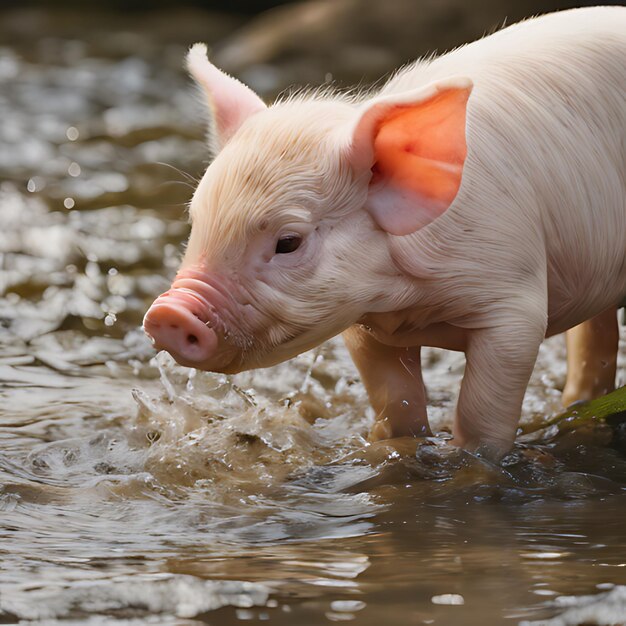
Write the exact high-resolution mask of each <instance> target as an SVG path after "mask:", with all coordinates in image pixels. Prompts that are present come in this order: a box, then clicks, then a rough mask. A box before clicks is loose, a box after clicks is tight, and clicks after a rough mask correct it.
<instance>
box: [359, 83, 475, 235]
mask: <svg viewBox="0 0 626 626" xmlns="http://www.w3.org/2000/svg"><path fill="white" fill-rule="evenodd" d="M471 90H472V82H471V81H470V80H469V79H467V78H451V79H448V80H445V81H439V82H437V83H433V84H431V85H428V86H427V87H423V88H420V89H418V90H416V91H411V92H408V93H403V94H398V95H393V96H386V97H382V98H378V99H376V100H374V101H373V102H370V103H369V104H368V105H367V107H366V108H365V109H363V110H362V111H361V112H360V115H359V118H358V120H357V122H356V124H355V125H354V126H353V127H352V129H351V132H350V143H349V148H348V159H349V161H350V163H351V165H352V168H353V169H354V171H355V172H356V174H357V175H366V174H367V173H371V179H370V182H369V193H368V199H367V204H366V208H367V210H368V211H369V212H370V214H371V215H372V217H373V218H374V220H375V221H376V223H377V224H378V226H379V227H380V228H382V229H383V230H385V231H387V232H388V233H390V234H392V235H408V234H410V233H413V232H415V231H416V230H418V229H419V228H422V227H423V226H425V225H426V224H428V223H430V222H432V221H433V220H434V219H436V218H437V217H439V216H440V215H441V214H442V213H444V212H445V211H446V209H447V208H448V207H449V206H450V204H451V203H452V201H453V200H454V198H455V196H456V194H457V192H458V190H459V187H460V185H461V176H462V173H463V164H464V162H465V155H466V152H467V146H466V142H465V117H466V109H467V100H468V98H469V95H470V92H471Z"/></svg>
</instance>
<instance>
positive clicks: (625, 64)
mask: <svg viewBox="0 0 626 626" xmlns="http://www.w3.org/2000/svg"><path fill="white" fill-rule="evenodd" d="M454 75H462V76H469V77H470V78H471V79H472V81H473V83H474V89H473V91H472V97H471V99H470V101H469V103H468V112H467V135H468V138H467V143H468V146H469V150H468V156H467V160H466V162H465V166H464V172H463V183H462V185H461V188H460V190H459V194H458V196H457V198H456V199H455V202H454V204H453V205H452V206H451V207H450V209H449V210H448V211H447V212H446V214H445V215H444V216H442V217H441V218H440V219H439V220H437V221H436V222H434V223H433V224H431V225H430V226H429V228H428V229H422V230H420V231H418V232H417V233H415V235H413V236H411V239H413V241H411V244H412V247H413V249H412V250H411V251H410V252H409V251H407V252H406V253H404V248H405V246H406V244H407V243H409V242H408V241H403V242H402V253H400V254H401V255H402V256H403V257H406V261H404V262H405V263H407V270H408V271H409V272H411V273H413V272H412V270H411V258H410V257H415V258H416V259H417V263H418V268H420V266H422V265H428V266H432V267H434V268H437V266H438V265H440V264H441V263H442V261H443V262H444V263H445V267H446V273H448V272H450V271H453V272H454V271H458V275H459V276H462V283H463V284H462V285H458V284H457V285H455V286H454V290H455V293H457V294H460V293H463V294H464V295H467V296H469V298H470V299H471V300H474V301H473V302H470V301H467V300H466V301H465V303H464V311H462V312H461V314H462V315H466V314H467V313H468V305H469V306H470V307H471V309H472V310H476V308H478V309H480V308H483V307H482V302H483V301H484V295H485V293H486V291H485V290H488V291H489V292H490V293H491V295H492V298H489V299H490V300H491V299H494V300H495V299H498V298H499V296H500V295H501V294H503V293H511V292H512V293H513V294H514V293H515V292H516V291H517V293H518V294H519V296H523V294H524V291H525V287H524V286H525V284H526V283H527V282H528V274H529V272H530V274H531V275H532V280H533V282H534V281H535V280H536V279H537V278H539V277H541V276H542V274H544V273H545V272H546V271H547V283H546V281H544V280H543V279H542V283H543V284H542V290H545V289H546V288H547V294H548V328H547V334H548V335H552V334H556V333H560V332H563V331H565V330H567V329H568V328H571V327H572V326H574V325H576V324H578V323H580V322H582V321H583V320H585V319H588V318H589V317H592V316H594V315H596V314H598V313H600V312H602V311H604V310H605V309H606V308H607V307H609V306H611V305H614V304H616V303H617V302H619V301H620V298H622V297H623V296H624V295H626V10H624V9H623V8H621V7H620V8H614V7H604V8H594V9H589V10H574V11H567V12H563V13H554V14H551V15H548V16H544V17H542V18H540V19H536V20H530V21H527V22H522V23H520V24H516V25H514V26H512V27H510V28H507V29H506V30H503V31H500V32H498V33H496V34H494V35H492V36H490V37H487V38H485V39H482V40H480V41H477V42H475V43H473V44H471V45H469V46H465V47H463V48H459V49H457V50H455V51H453V52H451V53H449V54H447V55H445V56H442V57H439V58H437V59H435V60H434V61H432V62H418V63H417V64H415V65H414V66H412V67H410V68H408V69H406V70H404V71H402V72H401V73H400V74H398V75H397V76H396V77H394V78H393V79H392V80H391V81H390V82H389V83H388V84H387V85H386V86H385V87H384V88H383V89H382V92H381V93H382V94H392V93H402V92H405V91H408V90H411V89H415V88H416V87H420V86H422V85H426V84H428V83H431V82H433V81H435V80H438V79H442V78H446V77H449V76H454ZM512 146H515V149H514V150H512V149H511V147H512ZM503 187H505V188H503ZM468 221H469V222H472V223H473V224H472V228H471V229H468V227H467V222H468ZM478 231H480V233H481V235H480V239H479V238H478V237H477V234H478ZM433 238H436V239H437V241H439V242H441V241H443V242H445V243H444V245H445V247H446V251H445V252H443V255H444V258H445V260H444V258H442V250H441V247H438V249H437V250H436V251H434V254H428V252H426V254H423V253H422V252H421V251H422V250H428V249H430V248H431V247H432V246H431V245H429V243H428V242H429V241H431V242H432V240H433ZM407 239H408V238H407ZM484 244H486V245H484ZM426 256H428V258H425V257H426ZM457 261H458V262H460V265H459V266H457V268H456V270H454V269H453V267H452V264H454V265H456V262H457ZM472 269H474V272H472ZM420 271H421V269H418V273H419V272H420ZM435 271H437V270H435ZM600 276H602V277H604V279H603V280H598V277H600ZM487 277H489V279H487ZM474 280H476V281H478V284H479V285H480V288H479V289H472V282H473V281H474ZM490 284H491V289H490ZM441 287H442V291H443V292H444V293H443V297H442V298H439V302H437V303H436V304H437V306H439V305H442V304H443V301H445V299H446V294H445V291H447V290H449V288H450V285H449V284H445V285H442V286H441ZM511 287H513V290H512V289H511ZM472 291H473V292H474V293H473V294H471V292H472ZM448 295H449V294H448ZM429 296H430V293H429ZM433 296H434V297H436V296H435V295H434V294H433ZM463 299H464V300H465V298H463ZM446 308H448V307H446ZM445 317H446V318H447V320H448V321H451V318H450V312H448V313H447V314H446V315H445ZM425 337H426V340H428V338H427V335H425ZM435 341H436V340H435ZM423 345H428V343H424V344H423Z"/></svg>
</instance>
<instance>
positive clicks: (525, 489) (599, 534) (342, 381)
mask: <svg viewBox="0 0 626 626" xmlns="http://www.w3.org/2000/svg"><path fill="white" fill-rule="evenodd" d="M124 19H125V20H126V21H121V19H120V18H115V17H114V16H110V15H96V14H87V15H84V14H83V15H80V16H76V15H72V14H67V15H62V16H59V15H56V16H51V15H46V14H44V13H39V12H33V11H30V12H15V13H3V14H0V112H1V115H0V180H1V183H0V251H1V252H2V274H1V275H0V280H1V287H2V297H1V298H0V319H1V321H2V325H1V328H0V342H1V345H2V350H1V353H0V394H1V395H0V397H1V403H0V420H1V421H0V485H1V486H0V556H1V559H2V561H1V567H0V623H14V622H16V621H19V620H22V621H23V622H26V623H45V624H50V623H56V622H57V621H60V622H62V623H68V624H70V623H74V624H85V623H90V624H177V625H182V624H196V623H211V624H232V623H235V622H239V621H263V620H265V621H269V622H270V623H275V624H285V625H287V624H289V625H291V624H323V623H327V622H332V621H351V620H352V621H354V622H355V623H359V624H372V625H374V624H381V623H390V624H391V623H393V624H476V625H483V624H501V623H502V624H507V623H512V624H515V623H544V624H546V623H547V624H578V623H583V622H584V623H600V624H605V623H606V624H608V623H616V622H620V621H625V620H626V587H625V586H624V585H626V524H625V522H624V519H625V518H626V452H625V447H624V441H625V436H624V433H623V430H622V428H621V427H619V426H614V427H611V426H606V425H604V426H603V425H588V426H584V427H580V428H578V429H575V430H573V431H569V432H567V433H560V432H559V431H558V429H554V428H550V429H544V430H540V431H539V432H538V433H537V434H535V435H533V436H530V437H527V438H526V439H525V440H524V439H523V438H521V439H520V441H519V442H518V444H517V446H516V448H515V450H514V451H513V453H512V454H511V455H509V456H508V457H507V458H506V459H505V461H504V462H503V464H502V465H499V466H494V465H490V464H488V463H486V462H484V461H482V460H480V459H477V458H474V457H472V456H471V455H469V454H467V453H463V452H461V451H458V450H456V449H453V448H451V447H449V446H448V445H447V443H446V439H447V437H448V435H447V433H446V431H445V429H446V426H447V424H448V418H449V416H450V414H451V411H452V407H453V403H454V397H455V394H456V390H457V386H458V381H459V377H460V375H461V373H462V370H463V359H462V358H461V357H460V356H459V355H455V354H446V353H443V352H438V351H434V350H433V351H429V352H427V354H426V355H425V365H426V375H425V377H426V380H427V383H428V386H429V389H430V401H431V406H432V409H431V415H432V417H433V423H434V425H435V429H436V430H438V431H439V434H438V435H437V437H434V438H432V439H430V440H427V441H424V442H420V443H419V444H418V443H416V442H414V441H409V440H399V441H394V442H389V443H387V444H377V445H368V444H367V443H366V441H365V439H364V436H365V434H366V432H367V429H368V426H369V425H370V423H371V419H372V415H371V413H370V410H369V409H368V408H367V402H366V399H365V396H364V392H363V388H362V387H361V385H360V383H359V381H358V378H357V376H356V374H355V372H354V369H353V367H352V365H351V364H350V362H349V360H348V358H347V355H346V353H345V351H344V349H343V348H342V347H341V345H340V344H339V343H338V342H331V343H330V344H328V345H326V346H323V347H322V348H320V349H318V350H315V351H313V352H311V353H308V354H305V355H302V356H301V357H299V358H298V359H296V360H295V361H294V362H292V363H290V364H287V365H282V366H278V367H275V368H273V369H271V370H265V371H259V372H255V373H251V374H243V375H239V376H236V377H234V378H230V379H229V378H226V377H222V376H216V375H210V374H203V373H196V372H194V371H190V370H186V369H184V368H181V367H178V366H176V365H175V364H173V363H172V362H171V361H170V360H169V359H168V358H167V357H165V356H164V355H160V356H158V357H155V355H154V353H153V351H152V349H151V347H150V346H149V344H148V342H147V341H146V340H145V339H144V337H143V335H142V333H141V332H140V330H139V324H140V321H141V316H142V313H143V311H144V310H145V308H146V306H147V304H148V303H149V302H150V301H151V299H152V298H153V297H154V295H155V294H158V293H160V292H161V291H162V290H163V289H164V288H165V287H166V286H167V284H168V280H169V278H171V276H172V274H173V273H174V271H175V268H176V264H177V261H178V254H179V244H180V242H181V241H182V240H184V238H185V236H186V234H187V225H186V221H185V203H186V201H187V200H188V198H189V196H190V193H191V186H193V179H194V178H195V177H197V176H198V175H199V174H200V173H201V171H202V164H203V162H204V161H205V159H206V154H205V151H204V146H203V141H202V124H201V122H200V117H199V109H198V107H197V103H196V102H195V101H194V99H193V97H192V94H191V91H190V90H189V88H188V83H187V82H186V79H185V77H184V75H183V74H182V72H181V71H180V69H179V67H180V62H181V57H182V55H183V52H184V47H185V45H186V44H188V43H189V42H192V41H195V40H198V39H209V40H211V38H216V37H218V36H221V35H223V33H224V32H227V31H228V30H229V29H231V28H233V27H234V26H235V25H236V20H234V19H233V18H230V17H227V16H218V15H212V16H207V15H206V14H198V13H191V12H185V11H178V12H177V13H176V14H168V13H151V14H149V15H145V14H131V15H130V16H128V17H126V18H124ZM172 33H174V34H172ZM190 185H191V186H190ZM624 373H625V369H624V360H623V359H622V361H621V365H620V376H621V377H622V378H624ZM563 381H564V365H563V345H562V339H561V338H555V339H553V340H551V341H549V342H547V343H546V345H545V346H544V347H543V349H542V353H541V358H540V361H539V364H538V366H537V369H536V371H535V374H534V376H533V380H532V383H531V387H530V390H529V393H528V394H527V398H526V402H525V407H524V419H525V420H526V421H529V420H531V421H532V420H535V421H537V420H541V418H542V417H544V416H549V415H551V414H553V413H554V412H555V411H557V410H558V408H559V404H558V403H559V388H561V387H562V385H563ZM546 620H547V621H546Z"/></svg>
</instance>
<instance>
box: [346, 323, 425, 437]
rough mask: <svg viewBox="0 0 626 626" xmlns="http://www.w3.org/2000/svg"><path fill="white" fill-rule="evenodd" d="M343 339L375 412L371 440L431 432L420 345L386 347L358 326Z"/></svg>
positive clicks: (421, 434)
mask: <svg viewBox="0 0 626 626" xmlns="http://www.w3.org/2000/svg"><path fill="white" fill-rule="evenodd" d="M343 338H344V341H345V343H346V346H347V347H348V350H349V351H350V355H351V356H352V360H353V361H354V364H355V365H356V367H357V369H358V370H359V373H360V374H361V379H362V381H363V384H364V385H365V389H366V390H367V394H368V396H369V399H370V402H371V404H372V406H373V407H374V410H375V411H376V423H375V424H374V427H373V428H372V431H371V433H370V439H371V440H372V441H378V440H380V439H391V438H393V437H404V436H408V437H419V436H427V435H430V428H429V427H428V417H427V415H426V390H425V388H424V382H423V380H422V367H421V363H420V348H419V347H411V348H397V347H393V346H386V345H384V344H382V343H380V342H379V341H377V340H376V339H374V337H372V336H371V335H370V334H369V333H368V332H367V331H366V330H364V329H363V328H361V327H359V326H352V327H350V328H349V329H348V330H346V331H345V332H344V333H343Z"/></svg>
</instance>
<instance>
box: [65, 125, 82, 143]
mask: <svg viewBox="0 0 626 626" xmlns="http://www.w3.org/2000/svg"><path fill="white" fill-rule="evenodd" d="M65 136H66V137H67V138H68V139H69V140H70V141H76V140H77V139H78V137H79V136H80V133H79V132H78V128H76V126H70V127H69V128H68V129H67V130H66V131H65Z"/></svg>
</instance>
